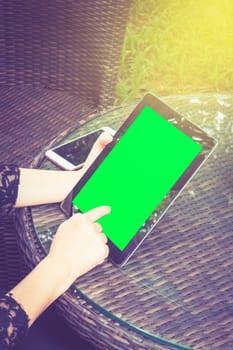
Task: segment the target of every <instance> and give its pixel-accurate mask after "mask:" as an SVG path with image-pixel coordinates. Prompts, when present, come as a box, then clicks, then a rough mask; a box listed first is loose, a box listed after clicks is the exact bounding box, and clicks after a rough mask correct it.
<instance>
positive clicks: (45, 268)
mask: <svg viewBox="0 0 233 350" xmlns="http://www.w3.org/2000/svg"><path fill="white" fill-rule="evenodd" d="M71 283H72V281H71V279H70V277H69V275H68V274H66V273H65V271H64V270H63V269H62V267H61V268H60V269H59V268H58V266H55V264H54V262H53V261H52V260H51V259H50V258H49V257H46V258H45V259H44V260H42V261H41V262H40V263H39V264H38V265H37V266H36V267H35V269H34V270H33V271H32V272H31V273H30V274H29V275H27V276H26V277H25V278H24V279H23V280H22V281H21V282H20V283H19V284H18V285H17V286H16V287H14V288H13V289H12V290H11V291H10V293H11V295H12V296H13V298H14V299H15V300H16V301H17V302H18V303H19V304H20V305H21V306H22V308H23V309H24V311H25V312H26V313H27V315H28V317H29V326H31V325H32V323H33V322H34V321H35V320H36V319H37V318H38V317H39V315H40V314H41V313H42V312H43V311H44V310H45V309H46V308H47V307H48V306H49V305H50V304H51V303H52V302H53V301H54V300H55V299H57V298H58V297H59V296H60V295H61V294H63V293H64V292H65V291H66V290H67V289H68V288H69V286H70V284H71Z"/></svg>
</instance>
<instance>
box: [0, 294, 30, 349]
mask: <svg viewBox="0 0 233 350" xmlns="http://www.w3.org/2000/svg"><path fill="white" fill-rule="evenodd" d="M27 330H28V316H27V314H26V313H25V311H24V310H23V309H22V308H21V306H20V305H19V304H18V303H17V302H16V301H15V299H14V298H13V297H12V296H11V295H5V294H2V293H0V349H11V348H13V347H14V346H15V345H16V344H17V343H19V342H20V341H21V340H22V339H23V338H24V337H25V336H26V333H27Z"/></svg>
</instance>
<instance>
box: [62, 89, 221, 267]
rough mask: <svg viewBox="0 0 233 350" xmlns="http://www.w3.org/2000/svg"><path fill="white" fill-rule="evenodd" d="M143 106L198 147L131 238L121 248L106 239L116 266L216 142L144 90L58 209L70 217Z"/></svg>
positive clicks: (171, 200)
mask: <svg viewBox="0 0 233 350" xmlns="http://www.w3.org/2000/svg"><path fill="white" fill-rule="evenodd" d="M145 106H150V107H151V108H152V109H153V110H155V111H156V112H157V113H159V114H160V115H161V116H163V117H164V118H165V119H166V120H167V121H169V122H170V123H172V124H173V125H175V126H176V127H177V128H179V129H180V130H182V131H183V132H184V133H185V134H187V135H188V136H190V137H191V138H192V139H193V140H194V141H196V142H198V143H199V144H201V145H202V150H201V152H200V153H199V154H198V156H197V157H196V158H195V159H194V161H193V162H192V163H191V165H190V166H189V167H188V168H187V169H186V171H185V172H184V173H183V175H182V176H181V177H180V178H179V179H178V180H177V182H176V183H175V185H174V186H173V187H172V189H171V190H170V191H169V193H168V194H167V196H166V197H165V198H164V200H163V201H162V202H161V203H160V205H159V206H158V207H157V208H156V209H155V210H154V212H153V213H152V215H150V217H149V218H148V219H147V220H146V222H145V224H144V225H143V226H142V227H141V228H140V230H139V231H138V232H137V233H136V235H135V236H134V238H133V239H132V240H131V241H130V242H129V244H128V245H127V246H126V247H125V249H124V250H123V251H121V250H119V249H118V248H117V247H116V246H115V245H114V244H113V243H112V242H111V241H110V240H109V242H108V245H109V249H110V259H111V260H112V261H113V262H114V263H115V264H116V265H119V266H122V265H123V264H125V263H126V262H127V260H128V259H129V258H130V256H131V255H132V254H133V253H134V252H135V250H136V249H137V248H138V247H139V245H140V244H141V243H142V242H143V241H144V239H145V238H146V237H147V235H148V234H149V233H150V232H151V231H152V229H153V228H154V226H155V225H156V224H157V223H158V221H159V219H160V218H161V217H162V216H163V215H164V213H165V212H166V211H167V209H168V208H169V207H170V205H171V204H172V203H173V201H174V200H175V199H176V198H177V196H178V195H179V193H180V192H181V190H182V189H183V188H184V187H185V185H186V184H187V183H188V182H189V181H190V179H191V178H192V176H193V175H194V174H195V173H196V171H197V170H198V168H199V167H200V166H201V164H202V163H203V162H204V161H205V160H206V159H207V157H208V156H209V155H210V153H211V152H212V150H213V149H214V148H215V146H216V144H217V142H216V140H215V139H214V138H212V137H211V136H209V135H208V134H207V133H206V132H205V131H204V130H202V129H200V128H199V127H198V126H196V125H195V124H194V123H192V122H190V121H189V120H188V119H186V118H185V117H184V116H182V115H181V114H179V113H178V112H177V111H175V110H174V109H172V108H171V107H170V106H168V105H167V104H165V103H164V102H163V101H162V100H161V99H159V98H157V97H155V96H154V95H152V94H149V93H148V94H146V95H145V96H144V98H143V99H142V100H141V101H140V102H139V104H138V105H137V106H136V108H135V109H134V110H133V111H132V113H131V114H130V116H129V117H128V118H127V119H126V121H125V122H124V123H123V124H122V126H121V127H120V129H119V130H118V131H117V132H116V134H115V135H114V137H113V141H112V142H111V143H110V144H109V145H107V146H106V147H105V149H104V150H103V152H102V153H101V154H100V155H99V156H98V157H97V159H96V160H95V161H94V162H93V164H92V165H91V167H90V168H89V169H88V170H87V172H86V173H85V174H84V176H83V177H82V178H81V179H80V181H79V182H78V183H77V184H76V186H75V187H74V188H73V189H72V191H71V192H70V193H69V195H68V196H67V197H66V198H65V200H64V201H63V202H62V204H61V209H62V210H63V211H64V212H65V214H66V215H67V216H68V217H70V216H71V215H73V213H74V212H75V211H76V209H75V208H74V207H73V205H72V200H73V198H74V197H75V196H76V194H77V193H78V192H79V191H80V190H81V188H82V187H83V186H84V184H85V183H86V182H87V181H88V179H89V178H90V176H91V175H92V174H93V173H94V171H95V170H96V169H97V168H98V166H99V165H100V164H101V162H102V161H103V159H104V158H105V157H106V156H107V155H108V153H109V152H110V151H111V150H112V148H113V147H114V146H115V144H116V143H117V141H118V140H119V139H120V137H121V136H122V135H123V134H124V133H125V132H126V130H127V129H128V128H129V126H130V125H131V123H132V122H133V121H134V120H135V118H137V116H138V115H139V114H140V112H141V111H142V109H143V108H144V107H145Z"/></svg>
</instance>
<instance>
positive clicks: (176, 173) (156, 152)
mask: <svg viewBox="0 0 233 350" xmlns="http://www.w3.org/2000/svg"><path fill="white" fill-rule="evenodd" d="M201 149H202V146H201V145H200V144H198V143H197V142H195V141H193V140H192V139H191V137H189V136H187V135H186V134H185V133H184V132H182V131H181V130H180V129H178V128H177V127H175V126H174V125H173V124H171V123H170V122H168V121H167V120H166V119H164V118H163V117H162V116H160V115H159V114H158V113H157V112H155V111H154V110H153V109H151V108H150V107H149V106H145V107H144V108H143V110H142V111H141V112H140V114H139V115H138V116H137V118H136V119H135V120H134V121H133V123H132V124H131V126H130V127H129V129H128V130H127V131H126V132H125V133H124V134H123V136H122V137H121V138H120V140H119V141H118V143H117V144H116V146H115V147H114V148H113V149H112V150H111V151H110V153H109V154H108V156H107V157H106V158H105V159H104V160H103V162H102V163H101V164H100V165H99V167H98V168H97V170H96V171H95V172H94V173H93V174H92V176H91V177H90V178H89V180H88V181H87V182H86V184H85V185H84V186H83V187H82V189H81V190H80V192H79V193H78V194H77V195H76V196H75V198H74V199H73V204H74V206H76V207H77V208H79V209H80V210H81V211H83V212H86V211H87V210H90V209H92V208H95V207H98V206H100V205H109V206H111V213H110V214H109V215H107V216H105V217H103V218H101V219H100V220H99V222H100V223H101V225H102V226H103V232H104V233H105V234H106V236H107V237H108V239H110V240H111V241H112V243H113V244H114V245H115V246H117V247H118V249H120V250H123V249H124V248H125V247H126V246H127V244H128V243H129V242H130V241H131V239H132V238H133V237H134V236H135V234H136V233H137V231H138V230H139V229H140V227H141V226H142V225H143V224H144V223H145V221H146V220H147V219H148V217H149V216H150V215H151V214H152V212H153V211H154V210H155V209H156V207H158V205H159V204H160V203H161V201H162V200H163V198H164V197H165V196H166V195H167V193H168V192H169V191H170V189H171V188H172V187H173V185H174V184H175V183H176V182H177V180H178V179H179V177H180V176H181V175H182V174H183V173H184V171H185V170H186V169H187V168H188V166H189V165H190V164H191V163H192V161H193V160H194V158H195V157H196V156H197V155H198V153H199V152H200V151H201Z"/></svg>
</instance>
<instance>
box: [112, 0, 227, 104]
mask: <svg viewBox="0 0 233 350" xmlns="http://www.w3.org/2000/svg"><path fill="white" fill-rule="evenodd" d="M146 91H151V92H153V93H155V94H156V95H160V96H163V95H169V94H186V93H200V92H219V91H221V92H233V1H232V0H135V1H134V3H133V6H132V9H131V13H130V18H129V23H128V26H127V30H126V36H125V43H124V48H123V55H122V62H121V68H120V75H119V81H118V86H117V98H116V104H119V103H125V102H128V101H131V100H133V99H135V98H140V97H141V96H142V95H143V94H144V93H145V92H146Z"/></svg>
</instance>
